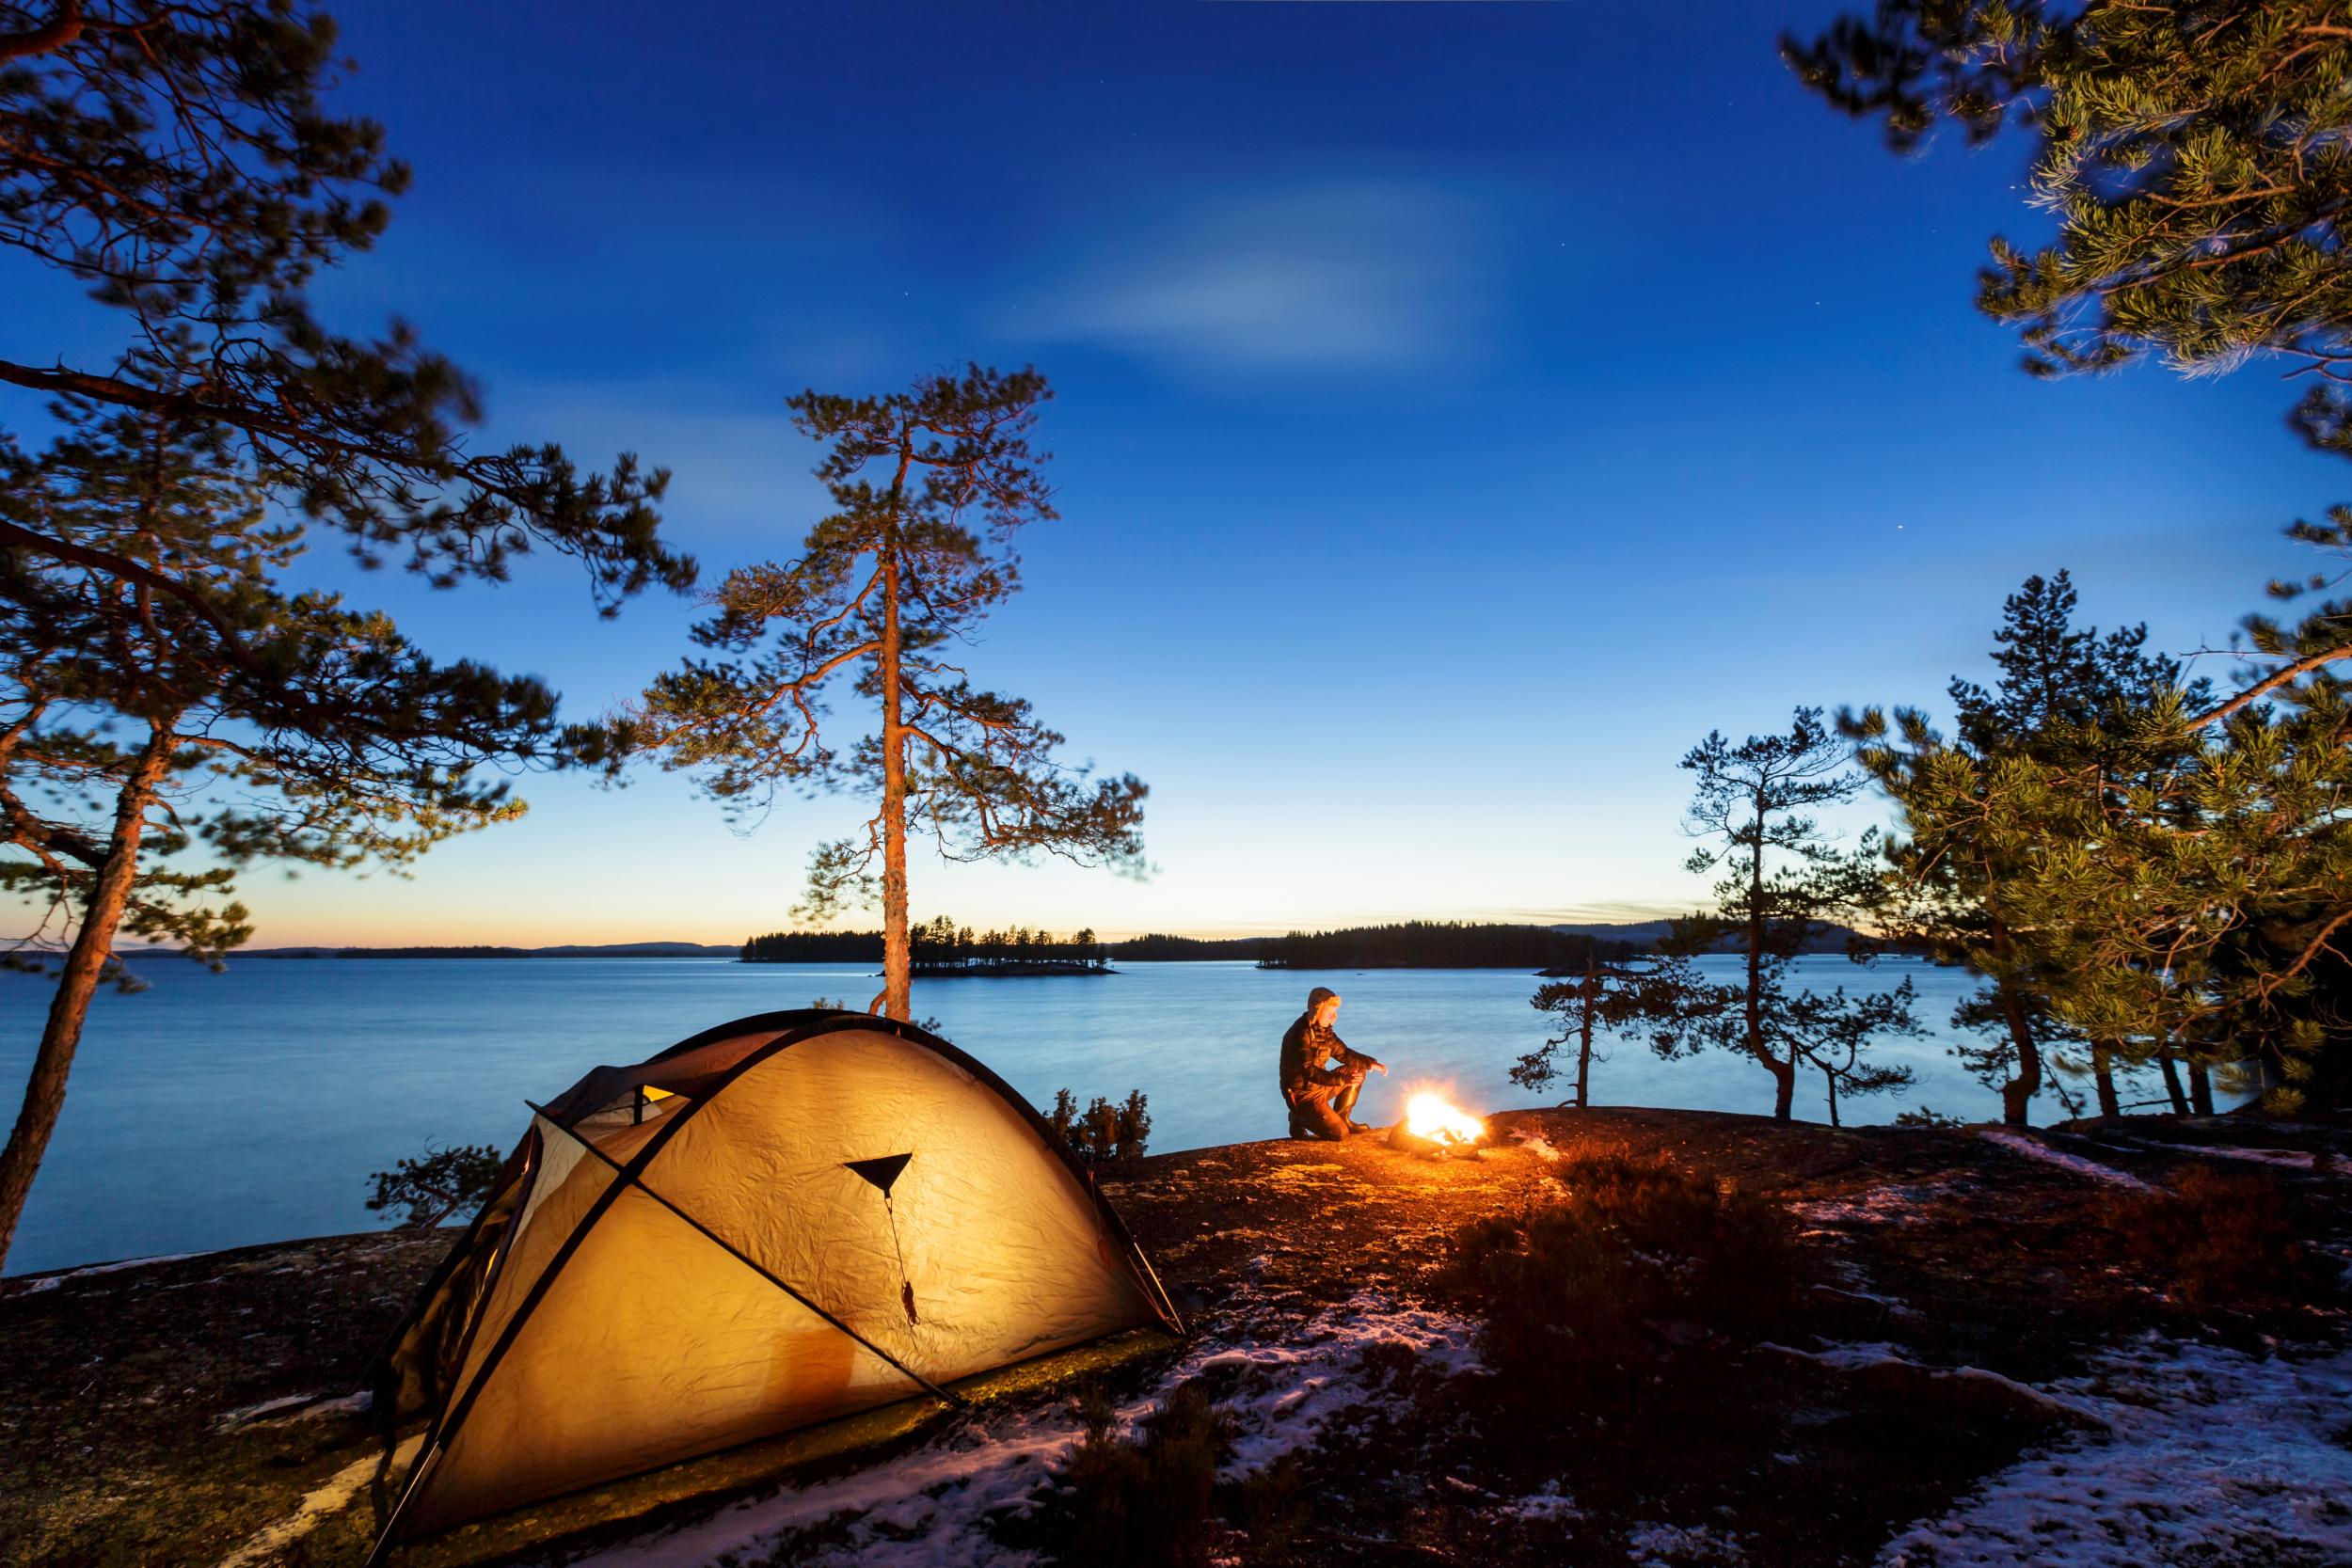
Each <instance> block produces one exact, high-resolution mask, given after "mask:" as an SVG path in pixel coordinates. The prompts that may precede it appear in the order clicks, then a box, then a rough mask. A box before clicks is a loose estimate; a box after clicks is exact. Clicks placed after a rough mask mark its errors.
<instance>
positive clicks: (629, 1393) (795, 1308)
mask: <svg viewBox="0 0 2352 1568" xmlns="http://www.w3.org/2000/svg"><path fill="white" fill-rule="evenodd" d="M649 1090H650V1091H654V1092H653V1093H651V1094H649V1093H648V1092H647V1091H649ZM894 1166H895V1168H893V1167H894ZM1149 1324H1159V1325H1162V1326H1165V1327H1168V1328H1171V1329H1176V1330H1179V1331H1181V1329H1182V1323H1181V1321H1180V1320H1179V1319H1178V1317H1177V1315H1176V1313H1175V1311H1174V1309H1173V1307H1170V1305H1169V1304H1168V1299H1167V1296H1166V1294H1165V1292H1164V1291H1161V1289H1160V1287H1159V1283H1158V1281H1157V1279H1156V1278H1154V1277H1153V1276H1152V1272H1151V1268H1150V1265H1149V1264H1148V1263H1147V1262H1146V1261H1145V1260H1144V1259H1143V1257H1142V1254H1141V1253H1140V1251H1139V1250H1137V1249H1136V1245H1135V1243H1134V1242H1133V1241H1132V1239H1130V1238H1129V1237H1128V1235H1127V1233H1126V1229H1125V1227H1123V1226H1122V1225H1120V1221H1119V1218H1118V1216H1117V1215H1116V1214H1115V1213H1114V1212H1112V1211H1111V1210H1110V1208H1109V1206H1108V1205H1107V1204H1106V1203H1104V1201H1103V1199H1102V1197H1101V1196H1100V1194H1099V1193H1098V1192H1096V1191H1095V1189H1094V1187H1093V1185H1092V1183H1091V1182H1090V1180H1088V1178H1087V1177H1086V1175H1085V1173H1084V1172H1083V1170H1081V1168H1080V1167H1079V1166H1078V1165H1077V1164H1075V1162H1074V1160H1073V1158H1072V1156H1071V1154H1070V1152H1069V1150H1068V1149H1067V1148H1065V1147H1063V1146H1062V1145H1061V1143H1060V1142H1059V1140H1058V1139H1057V1138H1055V1137H1054V1136H1053V1134H1052V1132H1051V1130H1050V1129H1049V1128H1047V1127H1046V1125H1045V1124H1044V1122H1043V1121H1042V1120H1041V1118H1040V1117H1038V1115H1037V1113H1036V1111H1035V1110H1034V1109H1032V1108H1031V1107H1030V1106H1029V1105H1028V1104H1027V1103H1026V1102H1025V1101H1023V1100H1022V1099H1021V1098H1020V1097H1019V1095H1017V1094H1016V1093H1014V1092H1013V1090H1012V1089H1011V1088H1010V1087H1009V1085H1006V1084H1005V1083H1004V1081H1003V1080H1001V1079H999V1078H997V1077H996V1076H995V1075H994V1074H993V1073H991V1072H990V1071H988V1069H986V1068H984V1067H982V1066H980V1064H979V1063H977V1061H974V1060H973V1059H972V1058H971V1057H969V1056H966V1055H965V1054H964V1053H961V1052H960V1051H958V1050H956V1048H955V1047H953V1046H951V1045H948V1044H947V1043H946V1041H944V1040H940V1039H937V1038H936V1037H932V1036H930V1035H929V1034H927V1033H925V1032H924V1031H922V1030H919V1029H916V1028H914V1027H913V1026H912V1025H908V1024H903V1023H898V1022H895V1021H892V1020H887V1019H881V1018H875V1017H872V1016H870V1015H866V1014H862V1013H832V1012H814V1011H811V1012H801V1013H782V1014H768V1015H764V1016H762V1017H759V1018H753V1019H745V1020H741V1021H739V1022H737V1023H733V1024H728V1025H724V1026H723V1027H722V1028H720V1029H716V1030H710V1031H707V1032H706V1033H705V1034H703V1035H698V1036H695V1037H692V1038H691V1039H689V1040H686V1041H684V1042H681V1043H680V1044H679V1045H677V1046H674V1047H672V1048H671V1049H670V1050H669V1051H666V1052H663V1053H661V1054H660V1055H659V1056H656V1057H654V1058H652V1059H650V1060H649V1061H647V1062H644V1063H641V1064H639V1065H638V1066H636V1067H633V1068H610V1067H604V1068H598V1069H596V1070H595V1071H593V1072H590V1073H589V1074H587V1075H586V1076H585V1077H583V1078H582V1079H581V1080H580V1082H579V1083H578V1084H576V1085H573V1086H572V1088H570V1089H568V1090H566V1091H565V1092H564V1094H563V1095H560V1096H558V1097H557V1098H556V1099H555V1100H554V1101H549V1102H548V1105H546V1106H545V1107H543V1108H542V1109H541V1111H540V1114H539V1115H538V1116H536V1117H534V1118H533V1120H532V1126H531V1130H530V1132H529V1133H528V1134H527V1135H526V1136H525V1138H524V1140H523V1144H522V1146H521V1147H520V1148H518V1149H517V1150H516V1157H515V1159H514V1160H512V1161H510V1162H509V1164H508V1165H507V1167H506V1171H505V1173H504V1175H503V1177H502V1179H501V1189H500V1191H499V1192H497V1193H496V1194H494V1195H493V1196H492V1197H491V1198H490V1200H489V1201H488V1202H487V1203H486V1204H485V1206H484V1211H483V1214H482V1216H481V1217H480V1218H478V1219H477V1221H476V1222H475V1224H474V1226H473V1227H470V1228H469V1230H468V1231H467V1233H466V1235H465V1236H464V1237H463V1238H462V1239H461V1240H460V1241H459V1243H457V1245H456V1246H455V1247H454V1248H453V1253H452V1261H451V1262H450V1263H448V1264H445V1265H444V1267H443V1269H442V1271H441V1272H440V1273H439V1274H438V1275H436V1276H435V1280H434V1282H433V1284H432V1285H430V1286H428V1287H427V1291H426V1293H425V1296H424V1297H423V1298H422V1299H421V1301H420V1303H419V1306H418V1308H417V1310H416V1312H415V1313H414V1314H412V1316H411V1319H410V1323H409V1324H408V1326H407V1327H406V1328H405V1330H404V1332H403V1333H402V1334H401V1335H400V1336H399V1337H397V1338H395V1340H394V1342H393V1344H392V1346H391V1347H390V1349H389V1352H388V1354H387V1355H386V1357H385V1361H384V1365H383V1366H382V1367H381V1368H380V1369H379V1377H378V1388H379V1394H378V1397H379V1399H382V1400H386V1401H388V1402H389V1414H390V1415H391V1416H392V1417H398V1416H402V1415H410V1414H416V1413H418V1412H420V1411H424V1410H431V1411H432V1412H434V1420H433V1425H432V1428H431V1430H430V1432H429V1433H428V1434H427V1439H426V1442H425V1444H424V1446H423V1449H421V1453H420V1457H419V1459H418V1461H417V1463H416V1465H415V1466H414V1467H413V1468H412V1470H411V1471H410V1474H409V1478H408V1481H407V1486H406V1490H405V1495H404V1496H403V1497H402V1499H401V1502H400V1505H399V1506H398V1508H396V1509H395V1511H394V1513H393V1516H392V1518H391V1520H390V1521H389V1524H388V1526H387V1528H386V1530H385V1534H384V1539H383V1542H382V1543H381V1544H379V1553H380V1552H381V1551H382V1550H383V1549H384V1548H386V1547H388V1546H389V1545H390V1544H393V1543H395V1542H397V1541H402V1540H407V1539H412V1538H414V1537H416V1536H418V1535H421V1534H424V1533H427V1532H429V1531H432V1530H437V1529H440V1528H447V1527H449V1526H451V1525H454V1524H458V1523H462V1522H464V1521H466V1520H469V1519H473V1518H479V1517H482V1516H484V1515H485V1514H488V1513H497V1512H500V1511H501V1510H504V1509H508V1508H513V1507H516V1506H518V1505H520V1504H522V1503H526V1502H530V1501H533V1500H536V1499H539V1498H544V1497H552V1496H555V1495H558V1494H560V1493H564V1492H568V1491H574V1490H577V1489H579V1488H581V1487H585V1486H591V1485H595V1484H597V1483H599V1482H602V1481H612V1480H616V1479H619V1478H621V1477H624V1476H628V1475H633V1474H637V1473H639V1472H642V1471H644V1470H647V1469H651V1468H655V1467H657V1466H660V1465H668V1464H673V1463H675V1462H677V1461H679V1460H683V1459H688V1458H692V1457H695V1456H697V1455H701V1454H706V1453H711V1452H715V1451H717V1450H719V1449H724V1448H729V1447H733V1446H735V1445H737V1444H739V1443H744V1442H748V1441H751V1440H753V1439H755V1438H760V1437H765V1436H771V1435H773V1434H776V1433H782V1432H787V1431H790V1430H793V1429H795V1428H798V1427H802V1426H807V1425H811V1424H814V1423H816V1422H818V1421H823V1420H829V1419H832V1418H835V1417H839V1416H844V1415H849V1414H851V1413H854V1412H856V1411H860V1410H865V1409H869V1408H872V1407H874V1406H876V1405H881V1404H886V1403H891V1402H896V1401H898V1400H902V1399H907V1398H912V1397H916V1396H920V1395H923V1394H925V1393H927V1392H931V1391H935V1390H936V1389H937V1388H938V1386H941V1385H945V1384H947V1383H950V1382H952V1381H954V1380H956V1379H958V1378H962V1377H968V1376H971V1375H973V1374H975V1373H978V1372H983V1371H988V1370H993V1369H994V1368H997V1367H1002V1366H1006V1365H1009V1364H1010V1363H1012V1362H1015V1361H1020V1360H1024V1359H1027V1358H1029V1357H1032V1356H1037V1355H1042V1354H1050V1353H1052V1352H1055V1351H1058V1350H1063V1349H1067V1348H1069V1347H1071V1346H1073V1345H1076V1344H1081V1343H1084V1342H1086V1341H1088V1340H1089V1339H1094V1338H1101V1337H1102V1336H1104V1335H1106V1334H1111V1333H1116V1332H1118V1331H1120V1330H1122V1329H1126V1328H1132V1327H1136V1326H1142V1325H1149Z"/></svg>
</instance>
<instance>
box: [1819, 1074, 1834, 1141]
mask: <svg viewBox="0 0 2352 1568" xmlns="http://www.w3.org/2000/svg"><path fill="white" fill-rule="evenodd" d="M1821 1077H1822V1079H1823V1081H1824V1082H1826V1083H1827V1084H1828V1085H1829V1124H1830V1125H1831V1126H1832V1127H1835V1126H1836V1125H1837V1074H1836V1073H1834V1072H1832V1071H1830V1069H1827V1068H1823V1069H1821Z"/></svg>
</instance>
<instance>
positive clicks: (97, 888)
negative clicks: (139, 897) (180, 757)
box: [0, 725, 171, 1264]
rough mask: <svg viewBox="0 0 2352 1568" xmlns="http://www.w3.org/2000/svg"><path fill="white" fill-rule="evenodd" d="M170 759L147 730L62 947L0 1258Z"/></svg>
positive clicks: (12, 1161)
mask: <svg viewBox="0 0 2352 1568" xmlns="http://www.w3.org/2000/svg"><path fill="white" fill-rule="evenodd" d="M170 759H171V731H170V728H169V726H168V725H157V726H155V727H153V728H152V729H151V730H150V731H149V736H148V742H147V745H146V746H145V747H144V748H142V749H141V750H140V752H139V753H138V756H137V758H136V760H135V761H134V762H133V763H132V765H131V773H130V776H129V777H128V778H126V779H125V780H124V781H123V784H122V793H121V794H120V795H119V797H118V798H117V800H116V802H115V824H114V832H113V836H112V837H110V838H109V839H108V840H107V843H106V859H105V861H104V863H103V864H101V865H100V866H99V868H98V879H97V880H96V881H94V882H93V883H91V884H90V891H89V898H88V901H87V903H86V904H84V906H83V909H82V923H81V926H80V927H79V928H78V929H76V930H75V931H74V933H73V944H72V946H71V947H69V948H68V949H67V950H66V956H65V965H64V967H63V969H62V970H61V971H60V972H59V974H58V975H57V990H56V995H54V996H52V997H51V998H50V1001H49V1018H48V1022H45V1023H44V1024H43V1025H42V1026H41V1032H40V1047H39V1048H38V1049H37V1050H36V1051H35V1052H34V1054H33V1070H32V1073H31V1076H30V1077H28V1078H27V1079H26V1080H25V1084H24V1108H23V1109H22V1110H20V1111H19V1112H18V1113H17V1117H16V1125H15V1127H13V1128H12V1129H10V1130H9V1132H8V1148H6V1149H5V1150H0V1264H4V1263H6V1262H7V1261H8V1247H9V1245H10V1243H13V1242H14V1241H15V1240H16V1222H17V1221H18V1220H20V1219H22V1218H23V1217H24V1200H25V1198H26V1197H27V1196H30V1195H31V1193H32V1190H33V1175H34V1173H35V1172H37V1171H38V1170H40V1160H41V1156H42V1155H43V1154H45V1153H47V1152H48V1149H49V1138H50V1134H52V1133H54V1132H56V1130H57V1117H58V1115H59V1114H60V1113H61V1112H63V1111H64V1109H65V1081H66V1075H67V1074H68V1073H70V1072H71V1071H72V1069H73V1053H74V1051H75V1050H76V1049H77V1048H79V1047H80V1045H81V1043H82V1024H83V1022H84V1021H86V1020H87V1018H88V1017H89V1005H90V1000H91V998H93V997H95V996H96V995H97V994H98V983H99V980H100V978H101V976H103V974H104V973H105V969H106V958H107V957H108V955H110V954H111V953H113V952H114V942H115V931H116V930H117V928H118V927H120V926H121V924H122V911H123V908H124V906H125V905H127V904H128V903H129V902H130V898H131V888H132V884H133V883H134V882H135V881H136V880H137V878H138V868H139V840H140V837H141V835H142V834H143V833H144V832H145V830H146V826H147V808H148V806H149V805H150V804H151V802H152V801H153V800H154V799H155V786H156V784H157V782H158V781H160V780H161V779H162V778H163V775H164V768H165V767H166V766H167V764H168V763H169V761H170Z"/></svg>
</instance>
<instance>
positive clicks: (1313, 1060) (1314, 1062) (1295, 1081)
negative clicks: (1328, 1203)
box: [1282, 986, 1389, 1141]
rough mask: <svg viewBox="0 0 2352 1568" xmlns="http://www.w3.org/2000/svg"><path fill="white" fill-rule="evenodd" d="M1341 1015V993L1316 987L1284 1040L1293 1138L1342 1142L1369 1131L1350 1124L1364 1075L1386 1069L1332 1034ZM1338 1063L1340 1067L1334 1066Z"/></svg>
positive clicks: (1284, 1069) (1285, 1080)
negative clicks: (1329, 1139) (1336, 1020)
mask: <svg viewBox="0 0 2352 1568" xmlns="http://www.w3.org/2000/svg"><path fill="white" fill-rule="evenodd" d="M1339 1014H1340V997H1339V993H1338V992H1337V991H1334V990H1328V989H1327V988H1326V987H1323V986H1317V987H1316V988H1315V989H1314V990H1311V991H1310V992H1308V993H1307V1010H1306V1011H1305V1012H1303V1013H1301V1014H1299V1015H1298V1020H1297V1022H1295V1023H1293V1024H1292V1025H1291V1026H1290V1028H1289V1029H1288V1030H1287V1031H1286V1032H1284V1034H1283V1036H1282V1100H1283V1102H1284V1103H1285V1104H1287V1105H1288V1106H1289V1107H1290V1113H1291V1134H1290V1135H1291V1136H1292V1137H1294V1138H1331V1139H1334V1140H1339V1141H1344V1140H1345V1139H1346V1137H1347V1135H1348V1134H1349V1133H1350V1132H1371V1131H1372V1129H1371V1128H1369V1127H1367V1126H1365V1125H1364V1124H1363V1123H1362V1122H1360V1121H1355V1120H1352V1119H1350V1117H1349V1113H1350V1112H1352V1111H1354V1110H1355V1109H1356V1097H1357V1096H1358V1095H1359V1094H1361V1093H1363V1089H1364V1075H1365V1074H1366V1073H1369V1072H1373V1071H1375V1070H1377V1071H1379V1072H1382V1073H1386V1072H1387V1071H1388V1070H1389V1069H1388V1068H1387V1067H1386V1066H1385V1065H1383V1064H1382V1063H1380V1062H1377V1061H1375V1060H1374V1059H1373V1058H1372V1057H1370V1056H1367V1055H1365V1054H1364V1053H1362V1052H1360V1051H1351V1050H1349V1049H1348V1046H1347V1042H1346V1041H1345V1040H1343V1039H1341V1038H1340V1037H1339V1036H1337V1035H1335V1034H1333V1033H1332V1032H1331V1021H1332V1020H1333V1019H1335V1018H1337V1017H1339ZM1334 1058H1336V1065H1332V1063H1333V1059H1334Z"/></svg>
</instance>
